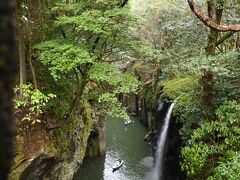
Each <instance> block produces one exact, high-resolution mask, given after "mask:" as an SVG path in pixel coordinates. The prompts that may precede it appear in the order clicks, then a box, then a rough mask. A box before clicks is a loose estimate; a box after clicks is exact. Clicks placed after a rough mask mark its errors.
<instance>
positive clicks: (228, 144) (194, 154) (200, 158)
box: [182, 101, 240, 179]
mask: <svg viewBox="0 0 240 180" xmlns="http://www.w3.org/2000/svg"><path fill="white" fill-rule="evenodd" d="M216 116H217V119H216V120H214V121H208V122H205V123H203V124H202V125H201V127H200V128H198V129H196V130H195V131H194V133H193V135H192V137H191V146H187V147H185V148H183V150H182V155H183V158H184V161H183V163H182V169H183V170H185V171H187V175H188V176H189V177H194V178H196V179H201V178H202V177H201V176H203V177H205V178H207V177H209V176H210V175H212V177H219V179H224V178H227V179H228V178H230V179H232V177H234V176H236V175H237V174H238V172H236V173H234V174H230V173H231V171H232V170H233V167H231V163H229V160H230V159H232V158H235V161H236V162H238V163H239V159H238V157H237V156H236V157H235V155H237V154H238V153H239V151H240V143H239V142H240V124H239V122H240V104H239V103H238V102H236V101H226V102H225V103H224V104H223V105H222V106H220V107H219V109H218V110H217V111H216ZM236 166H239V164H236ZM224 167H229V169H225V171H219V170H220V169H222V168H224Z"/></svg>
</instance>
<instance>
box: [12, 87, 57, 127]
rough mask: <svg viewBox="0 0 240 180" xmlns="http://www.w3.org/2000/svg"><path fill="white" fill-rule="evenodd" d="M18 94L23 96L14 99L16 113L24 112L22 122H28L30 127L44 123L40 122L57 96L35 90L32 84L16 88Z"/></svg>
mask: <svg viewBox="0 0 240 180" xmlns="http://www.w3.org/2000/svg"><path fill="white" fill-rule="evenodd" d="M14 91H15V93H16V92H22V95H19V96H16V98H15V99H14V103H15V109H16V111H23V113H24V116H23V118H22V119H21V121H22V122H24V121H27V122H28V124H29V123H30V125H35V124H38V123H42V120H40V118H39V117H40V116H41V114H43V111H44V108H45V106H46V104H47V103H48V102H49V101H50V100H51V99H53V98H55V97H56V96H55V95H54V94H48V95H45V94H43V93H42V92H41V91H39V90H38V89H33V87H32V85H31V84H24V85H21V86H17V87H16V88H15V90H14Z"/></svg>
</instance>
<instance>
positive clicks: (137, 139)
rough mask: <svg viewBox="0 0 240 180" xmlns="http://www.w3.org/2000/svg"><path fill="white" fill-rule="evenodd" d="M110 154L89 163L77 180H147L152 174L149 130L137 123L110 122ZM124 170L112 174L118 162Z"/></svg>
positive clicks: (110, 119)
mask: <svg viewBox="0 0 240 180" xmlns="http://www.w3.org/2000/svg"><path fill="white" fill-rule="evenodd" d="M105 132H106V139H107V152H106V156H105V157H101V158H91V159H85V160H84V163H83V165H82V166H81V168H80V169H79V171H78V173H77V174H76V175H75V177H74V180H143V179H145V178H144V177H146V175H147V174H148V173H149V172H150V171H151V167H152V162H153V160H152V157H150V156H151V152H150V148H149V147H148V146H147V144H146V142H144V141H143V139H144V136H145V134H146V133H147V131H146V129H145V128H144V127H143V126H142V125H141V124H140V123H139V122H138V121H136V120H135V122H134V123H133V124H130V125H129V126H125V125H124V121H123V120H120V119H115V118H108V119H107V121H106V129H105ZM119 158H120V159H122V160H123V161H124V164H123V166H122V167H121V168H120V169H119V170H117V171H115V172H114V173H113V172H112V166H113V165H114V163H115V162H116V161H117V160H118V159H119Z"/></svg>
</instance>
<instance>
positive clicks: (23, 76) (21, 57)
mask: <svg viewBox="0 0 240 180" xmlns="http://www.w3.org/2000/svg"><path fill="white" fill-rule="evenodd" d="M24 46H25V44H24V32H23V29H22V27H21V25H20V24H19V25H18V52H19V67H20V69H19V84H20V86H21V85H23V84H26V77H27V75H26V57H25V47H24Z"/></svg>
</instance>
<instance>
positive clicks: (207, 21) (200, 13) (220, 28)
mask: <svg viewBox="0 0 240 180" xmlns="http://www.w3.org/2000/svg"><path fill="white" fill-rule="evenodd" d="M188 4H189V6H190V8H191V10H192V11H193V13H194V14H195V15H196V16H197V17H198V18H199V19H200V20H201V21H202V22H203V23H204V24H205V25H206V26H208V27H210V28H212V29H214V30H216V31H233V32H239V31H240V25H219V24H216V23H215V22H213V21H212V19H211V18H209V17H208V16H207V15H205V13H204V11H203V9H202V8H201V7H199V6H198V5H196V4H195V2H194V1H193V0H188Z"/></svg>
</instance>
